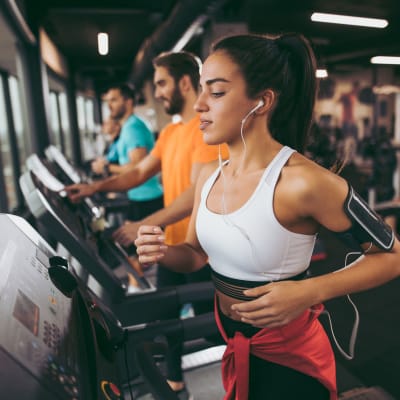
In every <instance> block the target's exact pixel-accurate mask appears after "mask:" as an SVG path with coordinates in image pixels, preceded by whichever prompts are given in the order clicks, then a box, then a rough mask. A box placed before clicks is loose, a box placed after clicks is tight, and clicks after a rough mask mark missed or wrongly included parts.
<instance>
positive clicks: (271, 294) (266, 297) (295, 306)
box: [232, 280, 316, 328]
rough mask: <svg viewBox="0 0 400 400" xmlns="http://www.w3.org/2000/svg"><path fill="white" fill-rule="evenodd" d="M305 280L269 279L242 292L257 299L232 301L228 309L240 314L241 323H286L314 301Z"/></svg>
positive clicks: (272, 324) (258, 325) (260, 325)
mask: <svg viewBox="0 0 400 400" xmlns="http://www.w3.org/2000/svg"><path fill="white" fill-rule="evenodd" d="M308 282H309V280H305V281H283V282H273V283H269V284H267V285H263V286H259V287H257V288H253V289H248V290H245V291H244V294H245V295H247V296H251V297H257V299H255V300H251V301H246V302H243V303H239V304H233V305H232V310H233V311H234V312H236V313H237V315H239V316H240V317H241V321H242V322H245V323H248V324H250V325H253V326H256V327H258V328H266V327H268V328H276V327H278V326H282V325H286V324H287V323H289V322H290V321H292V320H293V319H295V318H296V317H298V316H299V315H300V314H301V313H302V312H303V311H305V310H306V309H307V308H309V307H311V306H312V305H314V304H315V303H316V302H314V298H313V296H312V295H311V293H312V291H311V290H309V289H310V288H309V285H308Z"/></svg>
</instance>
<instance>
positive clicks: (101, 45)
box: [97, 32, 108, 56]
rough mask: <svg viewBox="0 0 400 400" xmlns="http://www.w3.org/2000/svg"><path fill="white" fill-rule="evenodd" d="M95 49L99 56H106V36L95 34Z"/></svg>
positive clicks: (104, 34) (103, 33) (101, 33)
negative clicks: (96, 48)
mask: <svg viewBox="0 0 400 400" xmlns="http://www.w3.org/2000/svg"><path fill="white" fill-rule="evenodd" d="M97 47H98V51H99V54H100V55H102V56H105V55H107V54H108V34H107V33H105V32H100V33H98V34H97Z"/></svg>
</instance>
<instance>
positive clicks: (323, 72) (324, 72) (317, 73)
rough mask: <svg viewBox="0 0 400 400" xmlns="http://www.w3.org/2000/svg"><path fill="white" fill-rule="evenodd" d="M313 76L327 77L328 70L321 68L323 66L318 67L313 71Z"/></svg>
mask: <svg viewBox="0 0 400 400" xmlns="http://www.w3.org/2000/svg"><path fill="white" fill-rule="evenodd" d="M315 76H316V78H327V77H328V71H327V70H326V69H323V68H318V69H317V70H316V71H315Z"/></svg>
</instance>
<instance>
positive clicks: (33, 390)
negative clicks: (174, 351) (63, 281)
mask: <svg viewBox="0 0 400 400" xmlns="http://www.w3.org/2000/svg"><path fill="white" fill-rule="evenodd" d="M0 227H1V228H0V229H1V235H0V382H1V384H2V385H1V386H2V388H3V389H2V391H4V392H5V394H6V397H7V398H10V399H11V398H12V399H18V400H23V399H27V400H28V399H29V400H32V399H40V400H47V399H49V400H50V399H52V400H53V399H70V400H72V399H76V400H77V399H93V400H94V399H96V400H97V399H108V398H120V397H118V396H117V397H110V396H108V394H107V396H108V397H107V396H106V395H105V392H104V390H109V388H108V386H109V384H111V383H112V384H113V385H114V386H112V387H113V388H114V387H117V385H118V374H117V370H116V367H115V366H114V362H113V360H112V358H113V356H112V350H111V347H110V346H108V345H107V344H106V342H107V340H105V338H107V334H106V333H107V332H109V329H108V327H107V326H106V323H105V321H104V319H103V318H102V316H101V315H98V314H97V313H98V310H96V309H95V307H92V301H91V298H90V296H89V294H88V293H86V292H85V291H84V290H83V289H81V288H79V289H76V291H75V293H74V294H73V295H72V296H70V297H67V296H65V295H64V294H63V293H62V292H61V291H59V290H58V289H57V288H56V287H55V286H54V284H53V283H52V281H51V279H50V276H49V259H50V258H51V257H53V256H54V255H55V254H54V251H53V250H52V248H51V247H50V246H49V245H48V244H47V243H46V242H45V241H44V239H43V238H42V237H41V236H40V235H39V234H38V233H37V232H36V231H35V230H34V229H33V228H32V227H31V226H30V225H29V224H28V223H27V222H26V221H24V220H23V219H21V218H19V217H16V216H13V215H7V214H0ZM100 342H102V345H101V346H100V344H99V343H100ZM107 346H108V347H107ZM1 397H2V396H1Z"/></svg>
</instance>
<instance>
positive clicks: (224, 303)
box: [215, 290, 244, 321]
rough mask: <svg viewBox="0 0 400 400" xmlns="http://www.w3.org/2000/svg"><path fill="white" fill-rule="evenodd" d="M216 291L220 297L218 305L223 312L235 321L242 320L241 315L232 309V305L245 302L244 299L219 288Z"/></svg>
mask: <svg viewBox="0 0 400 400" xmlns="http://www.w3.org/2000/svg"><path fill="white" fill-rule="evenodd" d="M215 292H216V294H217V297H218V305H219V309H220V310H221V312H222V313H223V314H225V315H226V316H227V317H229V318H231V319H233V320H235V321H240V316H239V315H238V314H236V313H235V312H234V311H232V309H231V306H232V305H233V304H239V303H244V301H242V300H238V299H235V298H233V297H230V296H227V295H226V294H224V293H222V292H220V291H219V290H216V291H215Z"/></svg>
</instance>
